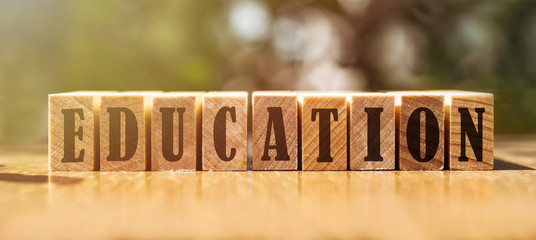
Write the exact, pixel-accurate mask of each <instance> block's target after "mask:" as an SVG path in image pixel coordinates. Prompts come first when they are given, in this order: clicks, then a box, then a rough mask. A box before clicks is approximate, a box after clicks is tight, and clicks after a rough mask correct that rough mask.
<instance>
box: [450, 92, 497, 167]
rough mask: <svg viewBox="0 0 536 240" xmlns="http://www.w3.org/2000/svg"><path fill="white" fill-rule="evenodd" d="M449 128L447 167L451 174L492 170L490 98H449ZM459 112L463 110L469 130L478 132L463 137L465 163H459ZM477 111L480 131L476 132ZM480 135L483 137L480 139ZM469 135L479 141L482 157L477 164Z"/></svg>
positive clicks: (480, 95)
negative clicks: (457, 171)
mask: <svg viewBox="0 0 536 240" xmlns="http://www.w3.org/2000/svg"><path fill="white" fill-rule="evenodd" d="M450 98H451V105H450V124H449V138H448V139H450V140H449V150H450V151H449V161H448V166H449V169H451V170H491V169H493V164H494V161H493V118H494V111H493V94H483V93H470V92H459V93H452V94H450ZM460 109H466V110H467V112H464V114H469V115H470V117H471V120H472V122H468V123H466V124H469V126H470V127H474V130H476V131H478V132H477V134H473V133H465V132H464V134H463V137H464V138H465V153H466V154H465V156H466V157H467V158H468V161H459V158H460V156H461V155H462V154H461V153H462V148H461V141H462V139H461V138H462V124H461V123H462V116H461V112H460ZM477 109H483V110H484V111H483V112H482V113H480V114H481V116H482V117H481V121H482V129H481V132H480V131H479V113H477V111H476V110H477ZM479 134H482V135H481V137H479ZM469 135H472V136H474V137H476V139H475V140H476V141H477V143H476V144H480V143H478V139H481V141H482V145H481V149H482V150H481V151H482V156H481V159H480V161H478V160H477V157H476V154H475V151H474V149H473V145H472V143H471V140H470V139H469ZM476 150H477V151H478V149H476Z"/></svg>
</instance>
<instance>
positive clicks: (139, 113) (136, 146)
mask: <svg viewBox="0 0 536 240" xmlns="http://www.w3.org/2000/svg"><path fill="white" fill-rule="evenodd" d="M150 108H151V96H150V94H148V93H146V94H145V93H135V92H131V93H128V92H125V93H117V94H109V95H103V96H101V106H100V157H101V161H100V168H101V171H144V170H146V169H149V167H150V165H149V161H148V159H149V157H150V140H151V139H150V137H149V134H150V131H149V129H150V121H151V118H150V114H151V112H150Z"/></svg>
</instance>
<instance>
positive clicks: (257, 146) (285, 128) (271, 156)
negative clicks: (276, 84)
mask: <svg viewBox="0 0 536 240" xmlns="http://www.w3.org/2000/svg"><path fill="white" fill-rule="evenodd" d="M252 122H253V170H297V169H298V97H297V94H296V93H293V92H254V93H253V121H252Z"/></svg>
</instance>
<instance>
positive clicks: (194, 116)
mask: <svg viewBox="0 0 536 240" xmlns="http://www.w3.org/2000/svg"><path fill="white" fill-rule="evenodd" d="M202 96H203V93H202V92H170V93H162V94H156V95H153V97H152V114H151V123H152V126H151V170H152V171H177V170H181V171H195V170H196V168H197V162H198V161H201V151H200V150H201V135H200V134H199V135H198V133H199V132H200V130H201V129H200V128H201V122H200V121H201V111H202V109H201V103H202ZM169 110H171V114H170V113H169ZM179 110H180V111H181V112H180V113H179ZM164 114H167V115H166V116H165V117H167V116H168V115H171V116H172V117H170V119H171V123H172V124H171V125H166V126H164V127H163V125H164V124H163V123H164V122H163V117H164ZM179 120H181V121H180V122H179ZM166 121H168V120H166ZM166 123H167V122H166ZM169 126H171V128H169ZM164 128H165V129H164ZM181 130H182V134H180V133H179V132H180V131H181ZM164 131H166V132H167V133H166V134H169V135H166V134H164V135H163V134H162V133H163V132H164ZM163 136H171V138H169V139H171V140H172V141H171V142H172V143H168V144H169V145H171V147H170V149H172V151H171V154H170V155H167V154H166V156H164V150H163V149H164V148H163V146H164V145H163V141H164V139H163ZM169 139H168V140H169ZM169 145H167V146H169ZM179 146H180V147H179ZM170 156H171V157H170ZM166 157H167V158H166Z"/></svg>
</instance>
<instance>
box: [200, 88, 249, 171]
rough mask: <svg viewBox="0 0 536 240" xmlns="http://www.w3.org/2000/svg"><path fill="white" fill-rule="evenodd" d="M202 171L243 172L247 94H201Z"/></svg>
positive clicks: (246, 154)
mask: <svg viewBox="0 0 536 240" xmlns="http://www.w3.org/2000/svg"><path fill="white" fill-rule="evenodd" d="M202 118H203V130H202V132H203V139H202V143H203V159H202V162H203V170H246V169H247V156H248V128H247V122H248V119H247V118H248V93H247V92H209V93H206V94H204V95H203V116H202Z"/></svg>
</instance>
